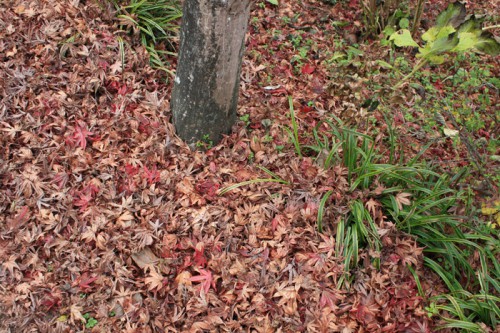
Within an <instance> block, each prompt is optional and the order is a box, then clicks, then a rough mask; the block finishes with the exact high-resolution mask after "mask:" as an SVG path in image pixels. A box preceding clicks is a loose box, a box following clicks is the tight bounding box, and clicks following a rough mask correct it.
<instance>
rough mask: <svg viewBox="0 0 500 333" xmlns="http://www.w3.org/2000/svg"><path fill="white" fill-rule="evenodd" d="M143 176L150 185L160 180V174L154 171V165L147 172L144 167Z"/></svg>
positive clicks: (146, 168)
mask: <svg viewBox="0 0 500 333" xmlns="http://www.w3.org/2000/svg"><path fill="white" fill-rule="evenodd" d="M144 175H145V176H146V179H147V182H148V184H150V185H151V184H154V183H156V182H158V181H159V180H160V172H159V171H158V170H157V169H156V165H154V166H153V167H152V168H151V170H149V169H148V167H147V166H144Z"/></svg>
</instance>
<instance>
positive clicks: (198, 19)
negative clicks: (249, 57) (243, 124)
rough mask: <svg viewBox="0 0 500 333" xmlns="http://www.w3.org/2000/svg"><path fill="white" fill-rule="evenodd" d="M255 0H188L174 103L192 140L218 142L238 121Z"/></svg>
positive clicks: (181, 128)
mask: <svg viewBox="0 0 500 333" xmlns="http://www.w3.org/2000/svg"><path fill="white" fill-rule="evenodd" d="M249 15H250V0H185V3H184V9H183V18H182V24H181V32H180V43H181V45H180V50H179V60H178V65H177V73H176V76H175V82H174V88H173V91H172V99H171V107H172V113H173V122H174V125H175V128H176V131H177V134H178V135H179V137H180V138H181V139H183V140H184V141H186V142H187V143H190V144H193V143H196V142H199V141H205V142H206V141H212V142H213V143H217V142H219V141H220V139H222V135H223V134H227V133H229V132H230V130H231V127H232V125H233V124H234V122H235V119H236V107H237V104H238V91H239V85H240V71H241V60H242V57H243V52H244V46H245V33H246V30H247V25H248V17H249Z"/></svg>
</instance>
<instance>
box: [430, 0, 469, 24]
mask: <svg viewBox="0 0 500 333" xmlns="http://www.w3.org/2000/svg"><path fill="white" fill-rule="evenodd" d="M465 16H466V11H465V5H464V4H463V3H460V2H458V1H457V2H454V3H452V4H449V5H448V7H447V8H446V9H445V10H444V11H443V12H441V14H439V15H438V17H437V19H436V26H437V27H439V28H442V27H445V26H447V25H451V26H452V27H454V28H456V27H458V26H459V25H460V24H461V23H462V22H463V21H464V19H465Z"/></svg>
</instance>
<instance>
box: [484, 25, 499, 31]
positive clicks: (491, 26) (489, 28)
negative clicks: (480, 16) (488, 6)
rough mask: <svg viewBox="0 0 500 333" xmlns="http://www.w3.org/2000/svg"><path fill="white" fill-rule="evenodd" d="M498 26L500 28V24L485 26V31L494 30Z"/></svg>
mask: <svg viewBox="0 0 500 333" xmlns="http://www.w3.org/2000/svg"><path fill="white" fill-rule="evenodd" d="M496 28H500V24H497V25H490V26H489V27H483V31H486V30H492V29H496Z"/></svg>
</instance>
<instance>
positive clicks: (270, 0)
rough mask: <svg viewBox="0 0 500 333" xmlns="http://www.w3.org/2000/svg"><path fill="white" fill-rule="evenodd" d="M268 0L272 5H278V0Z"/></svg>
mask: <svg viewBox="0 0 500 333" xmlns="http://www.w3.org/2000/svg"><path fill="white" fill-rule="evenodd" d="M266 1H267V2H269V3H270V4H271V5H275V6H277V5H278V0H266Z"/></svg>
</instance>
